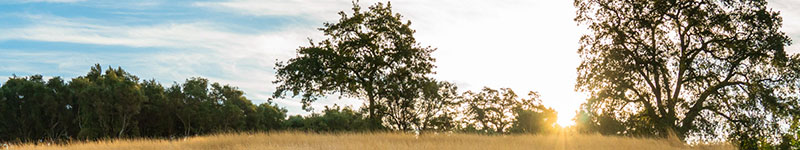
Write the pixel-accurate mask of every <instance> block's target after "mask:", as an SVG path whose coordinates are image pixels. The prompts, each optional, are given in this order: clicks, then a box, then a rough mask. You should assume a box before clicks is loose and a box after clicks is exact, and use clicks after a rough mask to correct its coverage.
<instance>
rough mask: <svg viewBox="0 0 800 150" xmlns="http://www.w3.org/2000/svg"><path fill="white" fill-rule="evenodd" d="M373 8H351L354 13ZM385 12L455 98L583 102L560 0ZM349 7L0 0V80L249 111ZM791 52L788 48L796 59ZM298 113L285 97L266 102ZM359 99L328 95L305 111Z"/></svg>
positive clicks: (564, 119) (569, 14)
mask: <svg viewBox="0 0 800 150" xmlns="http://www.w3.org/2000/svg"><path fill="white" fill-rule="evenodd" d="M375 2H376V1H374V0H363V1H361V2H359V4H361V5H362V6H367V5H371V4H373V3H375ZM392 5H393V7H394V11H395V12H398V13H401V14H402V15H404V16H405V18H404V19H407V20H411V22H412V28H413V29H416V30H417V33H416V34H415V37H416V38H417V40H418V41H419V42H421V43H422V44H423V45H430V46H432V47H435V48H438V50H437V51H436V52H434V53H433V55H434V57H435V58H437V61H436V65H437V66H438V68H436V69H435V71H436V72H437V74H436V75H434V76H435V77H436V78H438V79H440V80H446V81H451V82H455V83H457V84H458V86H459V88H460V90H461V91H466V90H479V89H480V88H482V87H483V86H488V87H492V88H500V87H509V88H512V89H514V90H515V91H517V93H527V91H538V92H540V94H541V95H542V98H543V100H544V103H545V104H546V105H548V106H551V107H554V108H555V109H556V110H557V111H559V123H561V124H570V121H569V120H570V119H571V118H572V117H573V116H574V114H575V110H576V109H577V108H578V106H579V105H580V103H581V102H582V101H583V98H584V97H585V96H583V94H581V93H576V92H574V82H575V77H576V73H575V72H576V71H575V68H576V67H577V65H578V63H579V60H578V56H577V54H576V50H577V48H578V45H577V43H578V37H579V35H580V34H581V33H582V32H583V31H584V29H582V28H581V27H579V26H577V25H576V23H575V22H573V21H572V18H573V17H574V13H575V9H574V8H573V6H572V1H570V0H485V1H470V0H438V1H430V0H404V1H396V2H392ZM351 6H352V5H351V2H350V1H349V0H314V1H310V0H308V1H305V0H210V1H186V0H175V1H167V0H116V1H108V0H19V1H14V0H0V81H2V82H4V81H6V80H7V79H8V77H10V76H12V74H16V75H17V76H28V75H33V74H41V75H44V76H46V77H52V76H62V77H65V78H73V77H77V76H81V75H85V74H86V72H88V71H89V68H90V66H92V65H93V64H96V63H99V64H101V65H103V66H106V67H107V66H113V67H117V66H121V67H123V68H124V69H126V70H127V71H129V72H132V73H133V74H135V75H138V76H139V77H140V78H143V79H156V80H158V81H159V82H161V83H162V84H167V85H170V84H172V83H173V82H178V83H182V82H183V81H184V80H185V79H186V78H189V77H196V76H200V77H205V78H208V79H210V80H211V81H213V82H220V83H223V84H230V85H234V86H238V87H240V88H241V89H243V90H244V91H245V92H246V93H247V97H248V98H249V99H252V100H254V102H255V103H262V102H264V101H266V100H267V98H268V97H269V96H270V95H271V94H272V92H273V91H274V87H275V85H273V84H272V83H271V81H272V80H274V79H275V77H274V73H275V70H274V69H273V66H274V63H275V62H276V60H278V61H283V60H287V59H289V58H291V57H293V56H295V54H294V52H295V49H296V48H297V47H299V46H305V45H308V41H307V39H308V38H311V39H316V40H320V39H322V34H321V32H319V31H317V30H316V29H317V28H320V27H322V24H323V22H332V21H336V20H337V19H338V15H337V14H336V13H337V12H338V11H342V10H346V11H348V10H350V8H351ZM770 7H772V8H774V9H775V10H778V11H781V12H782V16H783V17H784V31H785V32H786V33H787V34H789V35H790V36H791V37H792V38H793V39H797V40H800V1H796V0H771V1H770ZM798 49H800V46H797V45H795V46H791V47H790V51H793V52H795V53H796V52H798V51H799V50H798ZM0 83H1V82H0ZM274 102H276V103H277V104H278V105H280V106H283V107H285V108H287V109H288V110H289V113H290V114H307V113H308V112H305V111H303V110H301V109H300V106H301V105H300V103H299V102H298V100H296V99H278V100H274ZM334 103H338V104H340V105H349V106H355V107H358V106H360V105H361V104H362V102H361V101H358V100H353V99H343V100H340V99H338V97H335V96H332V97H331V98H329V99H327V100H322V101H319V102H317V103H314V107H315V108H318V109H317V110H319V108H321V107H322V106H324V105H331V104H334Z"/></svg>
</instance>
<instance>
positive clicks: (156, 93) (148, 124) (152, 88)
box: [136, 80, 178, 137]
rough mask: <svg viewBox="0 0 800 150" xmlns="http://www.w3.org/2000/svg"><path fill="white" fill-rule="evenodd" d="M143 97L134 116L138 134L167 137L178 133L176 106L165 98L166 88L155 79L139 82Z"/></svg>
mask: <svg viewBox="0 0 800 150" xmlns="http://www.w3.org/2000/svg"><path fill="white" fill-rule="evenodd" d="M141 89H142V92H143V93H144V95H145V97H147V98H146V99H145V101H144V102H142V109H141V113H139V115H137V116H136V120H137V122H138V123H139V125H138V127H139V128H140V129H139V133H138V134H139V135H140V136H145V137H169V136H173V135H175V134H177V133H178V129H177V128H176V126H177V123H178V121H177V119H176V117H175V113H176V112H175V111H176V107H175V105H174V104H173V103H170V101H169V99H168V98H167V93H166V89H164V87H163V86H162V85H161V84H160V83H158V82H156V81H155V80H146V81H144V82H142V83H141Z"/></svg>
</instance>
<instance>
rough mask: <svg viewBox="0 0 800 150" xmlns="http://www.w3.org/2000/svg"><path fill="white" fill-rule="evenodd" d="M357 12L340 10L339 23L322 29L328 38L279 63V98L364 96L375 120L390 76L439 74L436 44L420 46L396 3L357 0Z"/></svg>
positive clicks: (307, 100) (306, 105) (307, 102)
mask: <svg viewBox="0 0 800 150" xmlns="http://www.w3.org/2000/svg"><path fill="white" fill-rule="evenodd" d="M352 10H353V13H352V14H350V15H348V14H346V13H345V12H339V15H340V16H341V18H340V19H339V21H338V22H335V23H325V27H324V28H321V29H320V31H322V32H324V35H325V36H326V37H327V39H325V40H323V41H321V42H318V43H314V42H313V41H310V42H309V43H310V44H311V46H308V47H300V48H299V49H297V57H296V58H292V59H290V60H288V61H287V62H279V63H277V64H276V67H275V68H276V70H277V75H276V76H277V80H276V81H274V83H276V84H278V87H277V89H276V91H275V93H274V97H276V98H277V97H283V96H284V95H286V94H287V93H290V94H292V95H293V96H297V95H301V96H302V103H303V108H304V109H307V110H310V109H311V108H310V107H309V105H310V103H311V102H313V101H315V100H316V99H317V98H318V97H321V96H325V95H329V94H334V93H338V94H341V95H343V96H348V97H357V98H364V99H366V102H367V108H368V112H369V113H368V116H369V117H370V118H371V119H370V120H373V121H378V120H379V119H380V118H379V117H378V116H377V114H376V109H377V108H378V107H379V106H376V105H378V104H380V103H381V101H382V100H385V99H386V98H387V95H384V94H382V92H381V91H386V86H387V85H391V84H397V83H392V82H391V81H397V80H387V79H388V78H387V77H389V76H392V75H394V74H401V73H402V74H406V75H410V76H414V77H415V78H414V79H423V78H425V76H426V75H428V74H431V73H433V72H432V71H431V69H432V68H434V65H433V61H434V59H433V58H432V57H431V56H430V53H431V52H433V51H434V50H435V49H433V48H430V47H423V46H420V44H419V43H417V41H416V40H415V39H414V37H413V34H414V30H412V29H411V28H410V25H411V23H410V22H405V23H404V22H403V21H401V18H402V16H401V15H400V14H396V13H394V12H393V11H392V7H391V4H386V5H384V4H382V3H377V4H375V5H373V6H370V7H369V10H368V11H362V10H361V7H359V6H358V5H357V4H355V3H353V9H352Z"/></svg>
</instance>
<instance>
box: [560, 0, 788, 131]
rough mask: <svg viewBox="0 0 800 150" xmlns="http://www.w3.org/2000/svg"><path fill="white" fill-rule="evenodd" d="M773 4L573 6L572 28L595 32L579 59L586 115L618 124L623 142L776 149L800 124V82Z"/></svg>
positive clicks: (717, 0) (667, 0)
mask: <svg viewBox="0 0 800 150" xmlns="http://www.w3.org/2000/svg"><path fill="white" fill-rule="evenodd" d="M766 4H767V2H766V1H764V0H745V1H732V0H688V1H684V0H656V1H615V0H575V6H576V7H577V8H578V11H577V17H576V18H575V21H577V22H579V23H580V24H583V25H586V26H587V27H588V28H589V30H590V31H591V32H589V33H588V34H586V35H584V36H583V37H582V38H581V40H580V43H581V47H580V49H579V50H578V53H579V54H580V56H581V58H582V63H581V64H580V66H579V67H578V74H579V75H578V78H577V85H576V88H577V89H578V90H580V91H583V92H588V93H590V94H591V95H590V98H589V99H588V101H587V102H586V103H585V105H586V106H585V107H584V108H585V110H583V111H586V112H587V113H590V114H593V116H610V117H613V118H614V119H615V120H618V121H619V122H621V124H622V125H624V126H625V129H624V130H623V131H622V132H620V134H645V135H656V136H665V135H666V132H667V131H668V130H674V131H675V132H677V134H678V136H679V137H686V136H688V135H698V134H701V135H711V136H715V135H716V136H729V137H730V138H731V139H734V140H738V141H747V140H744V139H746V138H748V137H764V138H767V139H770V141H775V140H777V137H776V136H777V135H781V133H782V132H783V131H782V130H781V129H780V128H779V126H780V124H781V123H787V122H789V120H790V119H791V116H795V115H797V112H794V111H791V110H793V108H796V107H797V106H798V105H797V91H796V90H794V89H796V88H797V87H798V85H797V79H798V77H797V76H798V74H797V72H791V69H790V68H791V67H792V65H797V64H792V63H791V62H790V61H789V60H790V59H789V58H790V57H792V56H787V54H786V52H785V51H784V46H786V45H788V44H789V43H790V39H789V38H788V37H787V36H786V35H785V34H784V33H783V32H781V31H780V27H781V18H780V16H779V14H778V12H775V11H772V10H770V9H768V8H767V7H766ZM793 57H795V58H796V57H797V56H796V55H795V56H793ZM594 122H597V121H594Z"/></svg>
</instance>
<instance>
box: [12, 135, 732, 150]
mask: <svg viewBox="0 0 800 150" xmlns="http://www.w3.org/2000/svg"><path fill="white" fill-rule="evenodd" d="M7 148H8V149H33V150H138V149H147V150H150V149H152V150H160V149H168V150H189V149H191V150H218V149H219V150H250V149H264V150H271V149H275V150H283V149H299V150H311V149H326V150H327V149H331V150H351V149H397V150H419V149H436V150H440V149H441V150H447V149H452V150H473V149H546V150H551V149H555V150H560V149H596V150H606V149H608V150H627V149H635V150H640V149H654V150H658V149H707V150H717V149H735V148H734V147H732V146H730V145H727V144H719V145H696V146H689V145H685V144H682V142H680V141H677V140H676V139H648V138H627V137H608V136H600V135H579V134H570V133H558V134H550V135H496V136H490V135H477V134H426V135H420V136H415V135H413V134H404V133H342V134H314V133H303V132H277V133H239V134H218V135H210V136H200V137H191V138H186V139H181V140H151V139H133V140H102V141H96V142H73V143H69V144H66V145H43V144H39V145H33V144H24V145H17V146H10V147H7Z"/></svg>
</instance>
